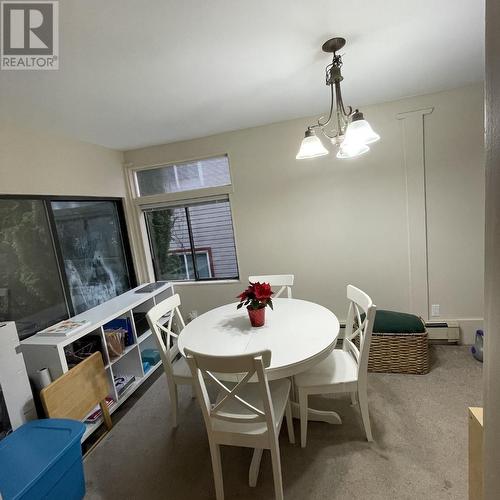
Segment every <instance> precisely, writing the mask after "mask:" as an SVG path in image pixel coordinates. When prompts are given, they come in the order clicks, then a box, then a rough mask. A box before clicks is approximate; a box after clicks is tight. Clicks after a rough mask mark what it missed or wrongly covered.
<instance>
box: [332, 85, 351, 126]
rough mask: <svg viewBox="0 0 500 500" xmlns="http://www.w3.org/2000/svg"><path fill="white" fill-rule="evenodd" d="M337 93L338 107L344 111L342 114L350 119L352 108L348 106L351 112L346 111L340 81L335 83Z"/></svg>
mask: <svg viewBox="0 0 500 500" xmlns="http://www.w3.org/2000/svg"><path fill="white" fill-rule="evenodd" d="M335 93H336V95H337V107H338V108H339V109H340V110H341V111H342V114H343V115H344V116H345V117H346V118H348V117H349V116H351V115H352V106H347V109H348V110H349V111H346V108H345V106H344V100H343V99H342V90H341V89H340V81H336V82H335Z"/></svg>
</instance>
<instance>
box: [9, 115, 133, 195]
mask: <svg viewBox="0 0 500 500" xmlns="http://www.w3.org/2000/svg"><path fill="white" fill-rule="evenodd" d="M122 162H123V154H122V153H121V152H119V151H113V150H111V149H107V148H103V147H101V146H95V145H93V144H87V143H84V142H80V141H75V140H72V139H68V138H65V137H60V136H55V135H49V134H45V133H43V132H39V131H34V130H31V129H29V128H20V127H18V126H16V125H12V124H10V123H5V122H1V123H0V193H2V194H51V195H86V196H119V197H125V193H126V191H125V184H124V178H123V174H122V168H123V167H122Z"/></svg>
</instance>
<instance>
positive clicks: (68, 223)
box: [51, 201, 132, 314]
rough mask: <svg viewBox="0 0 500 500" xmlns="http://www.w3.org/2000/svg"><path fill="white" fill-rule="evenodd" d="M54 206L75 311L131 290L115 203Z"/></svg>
mask: <svg viewBox="0 0 500 500" xmlns="http://www.w3.org/2000/svg"><path fill="white" fill-rule="evenodd" d="M51 205H52V212H53V214H54V222H55V226H56V231H57V240H58V242H59V246H60V249H61V255H62V259H63V261H64V270H65V272H66V279H67V282H68V287H69V293H70V295H71V302H72V304H73V308H74V311H75V314H78V313H81V312H83V311H86V310H87V309H90V308H91V307H95V306H97V305H99V304H101V303H102V302H105V301H106V300H109V299H111V298H113V297H116V296H117V295H120V294H122V293H123V292H126V291H127V290H129V289H130V288H131V287H132V286H131V281H130V273H129V270H128V266H127V261H126V258H125V250H124V245H123V238H122V233H121V228H120V221H119V218H118V211H117V206H116V204H115V203H113V202H110V201H53V202H52V203H51Z"/></svg>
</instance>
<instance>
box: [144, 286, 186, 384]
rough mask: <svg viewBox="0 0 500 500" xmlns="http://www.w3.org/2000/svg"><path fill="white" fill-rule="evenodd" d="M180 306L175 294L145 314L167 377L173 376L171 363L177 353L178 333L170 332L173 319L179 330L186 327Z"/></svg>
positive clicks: (179, 300)
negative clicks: (176, 322) (177, 323)
mask: <svg viewBox="0 0 500 500" xmlns="http://www.w3.org/2000/svg"><path fill="white" fill-rule="evenodd" d="M180 305H181V299H180V297H179V295H178V294H175V295H172V297H169V298H168V299H165V300H162V301H161V302H160V303H159V304H156V305H155V306H154V307H153V308H151V309H150V310H149V311H148V313H147V314H146V318H147V320H148V323H149V328H151V331H152V332H153V336H154V338H155V340H156V344H157V346H158V350H159V351H160V356H161V359H162V361H163V368H164V370H165V373H166V375H167V377H171V376H172V375H173V371H172V361H173V359H174V358H175V356H176V355H177V354H178V352H179V349H178V347H177V342H176V339H177V337H178V336H179V333H180V331H179V332H177V333H175V332H173V331H172V323H173V320H174V318H175V317H177V319H178V321H179V325H178V326H179V327H180V330H182V329H183V328H184V327H185V326H186V324H185V323H184V319H183V318H182V314H181V312H180V311H179V306H180Z"/></svg>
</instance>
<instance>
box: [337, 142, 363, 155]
mask: <svg viewBox="0 0 500 500" xmlns="http://www.w3.org/2000/svg"><path fill="white" fill-rule="evenodd" d="M368 151H370V148H369V147H368V146H367V145H366V144H359V143H350V144H349V143H348V142H346V141H344V142H343V143H342V144H341V145H340V148H339V150H338V152H337V158H341V159H344V158H356V156H360V155H362V154H365V153H368Z"/></svg>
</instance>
